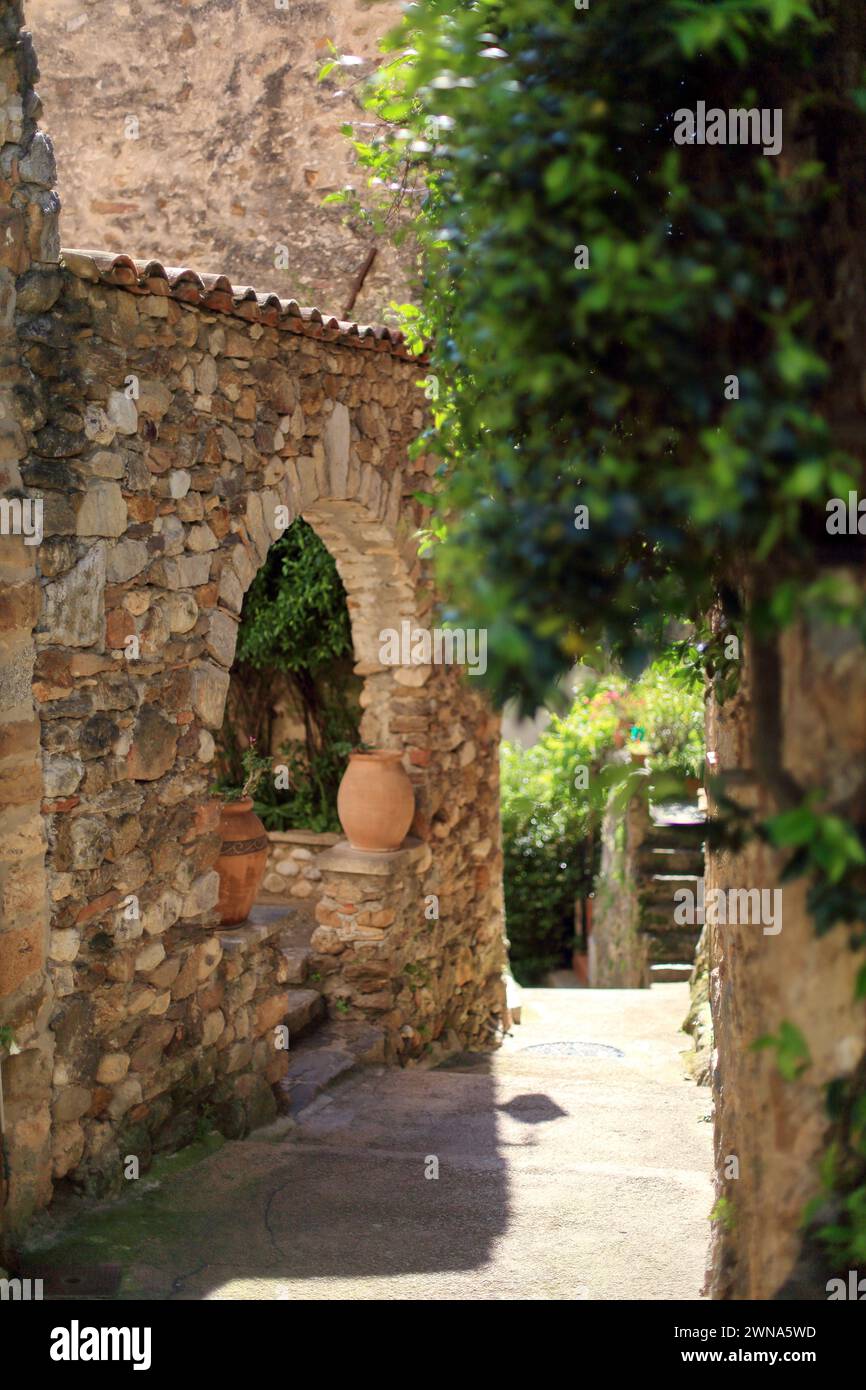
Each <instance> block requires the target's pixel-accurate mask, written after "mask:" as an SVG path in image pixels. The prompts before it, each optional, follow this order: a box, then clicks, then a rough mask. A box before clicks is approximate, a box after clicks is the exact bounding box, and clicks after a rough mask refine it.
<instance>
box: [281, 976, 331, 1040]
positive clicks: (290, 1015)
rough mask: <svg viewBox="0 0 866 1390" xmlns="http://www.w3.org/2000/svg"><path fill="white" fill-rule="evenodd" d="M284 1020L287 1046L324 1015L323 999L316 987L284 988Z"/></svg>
mask: <svg viewBox="0 0 866 1390" xmlns="http://www.w3.org/2000/svg"><path fill="white" fill-rule="evenodd" d="M286 1001H287V1008H286V1017H285V1022H286V1024H287V1026H288V1029H289V1046H290V1047H291V1044H292V1039H293V1038H296V1037H300V1036H302V1035H303V1034H304V1033H308V1032H309V1031H310V1030H311V1029H312V1028H314V1027H315V1026H316V1024H317V1023H319V1021H320V1020H321V1019H323V1018H324V1017H325V1001H324V999H323V998H322V996H321V994H320V993H319V991H318V990H317V989H289V990H286Z"/></svg>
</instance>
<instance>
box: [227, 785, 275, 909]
mask: <svg viewBox="0 0 866 1390" xmlns="http://www.w3.org/2000/svg"><path fill="white" fill-rule="evenodd" d="M219 833H220V835H221V836H222V842H223V843H222V850H221V851H220V856H219V859H218V860H217V861H216V864H215V865H214V867H215V869H216V871H217V873H218V874H219V879H220V895H219V900H218V902H217V911H218V912H219V914H220V922H221V923H222V925H223V926H224V927H233V926H236V925H237V923H238V922H245V921H246V920H247V918H248V917H249V915H250V911H251V909H252V906H253V903H254V902H255V900H256V897H257V896H258V891H259V888H260V887H261V883H262V879H263V878H264V876H265V865H266V864H267V862H268V837H267V833H266V831H265V827H264V826H263V825H262V823H261V821H260V820H259V818H258V816H257V815H256V813H255V811H254V810H253V803H252V798H251V797H249V796H244V797H242V798H241V799H240V801H224V802H223V805H222V809H221V814H220V823H219Z"/></svg>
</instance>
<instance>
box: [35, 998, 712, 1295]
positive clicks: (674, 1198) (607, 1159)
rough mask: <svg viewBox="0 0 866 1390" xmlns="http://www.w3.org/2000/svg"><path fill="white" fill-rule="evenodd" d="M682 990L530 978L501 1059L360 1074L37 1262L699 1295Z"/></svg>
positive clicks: (168, 1282) (303, 1285) (436, 1287)
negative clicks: (555, 986)
mask: <svg viewBox="0 0 866 1390" xmlns="http://www.w3.org/2000/svg"><path fill="white" fill-rule="evenodd" d="M687 999H688V987H687V986H686V985H684V984H669V985H658V986H654V987H653V989H652V990H643V991H641V990H633V991H625V990H528V991H525V992H524V995H523V1015H522V1019H523V1021H522V1023H521V1024H520V1025H519V1026H516V1027H515V1028H514V1030H513V1033H512V1036H511V1037H510V1038H508V1039H507V1040H506V1043H505V1045H504V1047H503V1048H502V1049H501V1050H500V1051H499V1052H498V1053H496V1054H492V1055H490V1056H483V1057H478V1056H475V1057H463V1058H459V1059H456V1060H455V1061H454V1062H452V1063H449V1064H447V1065H446V1066H444V1067H440V1068H438V1069H436V1070H433V1071H423V1070H409V1071H396V1070H386V1069H384V1068H381V1067H376V1068H373V1069H367V1070H365V1071H362V1072H360V1073H357V1074H355V1075H350V1076H349V1077H348V1078H347V1079H346V1080H345V1081H343V1082H342V1083H341V1084H339V1085H337V1086H336V1087H335V1088H334V1089H333V1090H332V1091H331V1092H330V1093H329V1094H327V1095H325V1096H324V1097H322V1098H320V1099H319V1100H318V1101H316V1102H315V1103H314V1105H313V1106H311V1107H310V1108H309V1109H307V1110H306V1111H305V1112H303V1114H302V1115H301V1117H300V1120H299V1122H297V1123H292V1122H290V1121H278V1122H277V1124H276V1125H275V1126H273V1127H271V1128H270V1129H269V1130H262V1131H259V1132H257V1133H256V1134H255V1135H254V1136H253V1137H252V1138H251V1139H248V1140H246V1141H244V1142H242V1143H229V1144H226V1145H225V1146H224V1147H222V1148H221V1149H220V1150H219V1151H218V1152H216V1153H213V1154H211V1156H210V1157H207V1158H205V1159H203V1160H202V1161H201V1162H198V1163H196V1164H195V1165H194V1166H192V1167H189V1168H187V1169H186V1170H185V1171H183V1172H181V1173H179V1174H177V1175H175V1176H169V1177H163V1178H161V1179H160V1180H159V1181H158V1182H154V1181H153V1180H152V1179H149V1178H148V1175H144V1176H143V1177H142V1178H141V1179H140V1180H139V1182H138V1183H136V1184H135V1191H134V1192H133V1193H132V1194H131V1195H130V1196H129V1197H127V1198H125V1199H124V1200H122V1201H119V1202H115V1203H113V1204H104V1205H103V1206H102V1207H101V1208H99V1209H98V1210H94V1211H91V1212H89V1213H88V1214H87V1215H86V1216H85V1217H79V1218H78V1219H76V1220H75V1221H74V1222H73V1224H72V1225H71V1226H67V1227H66V1228H65V1230H64V1231H63V1233H62V1235H61V1236H60V1239H59V1241H58V1242H56V1243H54V1244H53V1245H50V1244H47V1243H46V1241H45V1238H44V1236H43V1238H42V1239H40V1240H39V1242H38V1243H39V1246H40V1247H41V1248H40V1249H39V1251H38V1255H39V1258H40V1259H43V1260H45V1261H46V1262H50V1261H54V1260H57V1261H58V1262H59V1263H62V1262H64V1261H66V1262H70V1261H71V1262H75V1263H77V1264H78V1265H79V1266H86V1265H88V1264H91V1263H92V1264H99V1263H110V1262H119V1263H120V1264H121V1265H122V1266H123V1274H122V1280H121V1284H120V1290H119V1296H120V1297H121V1298H131V1299H135V1298H155V1299H175V1300H176V1299H202V1298H208V1299H224V1298H230V1299H320V1298H321V1299H546V1298H553V1299H585V1298H601V1299H633V1298H640V1299H666V1298H698V1297H699V1296H700V1290H701V1284H702V1281H703V1271H704V1263H705V1256H706V1248H707V1241H708V1235H709V1225H708V1219H707V1218H708V1215H709V1212H710V1208H711V1205H712V1192H711V1181H710V1173H711V1169H712V1144H711V1134H712V1129H711V1125H710V1123H709V1112H710V1099H709V1094H708V1092H707V1091H706V1090H705V1089H701V1088H698V1087H696V1086H695V1085H694V1083H693V1082H691V1081H690V1080H688V1079H686V1074H685V1067H684V1065H683V1061H682V1058H681V1056H680V1054H681V1052H682V1051H683V1049H684V1048H685V1046H686V1043H687V1039H686V1037H685V1035H684V1034H682V1033H680V1032H679V1026H680V1023H681V1022H682V1019H683V1017H684V1015H685V1012H686V1008H687ZM567 1043H572V1044H574V1043H576V1044H580V1045H581V1046H579V1047H578V1048H576V1049H575V1048H571V1049H565V1050H563V1049H562V1047H561V1045H562V1044H567ZM598 1044H600V1045H601V1049H600V1050H599V1051H598V1052H596V1051H595V1048H594V1047H593V1046H588V1045H598ZM537 1047H541V1048H542V1050H541V1051H534V1050H529V1051H527V1050H526V1049H533V1048H537ZM604 1049H611V1050H610V1051H605V1050H604ZM619 1054H621V1055H619ZM437 1172H438V1176H435V1174H436V1173H437ZM35 1253H36V1252H34V1254H35Z"/></svg>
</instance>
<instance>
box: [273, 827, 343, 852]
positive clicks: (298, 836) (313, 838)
mask: <svg viewBox="0 0 866 1390" xmlns="http://www.w3.org/2000/svg"><path fill="white" fill-rule="evenodd" d="M268 839H269V840H270V842H271V844H272V845H322V846H324V847H325V848H330V847H331V846H332V845H336V844H339V843H340V836H339V835H337V834H335V833H334V831H332V830H269V831H268Z"/></svg>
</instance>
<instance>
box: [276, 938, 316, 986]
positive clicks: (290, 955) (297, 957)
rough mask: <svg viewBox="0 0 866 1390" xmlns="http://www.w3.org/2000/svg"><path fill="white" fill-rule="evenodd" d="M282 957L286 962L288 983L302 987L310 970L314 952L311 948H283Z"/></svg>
mask: <svg viewBox="0 0 866 1390" xmlns="http://www.w3.org/2000/svg"><path fill="white" fill-rule="evenodd" d="M280 955H281V956H282V958H283V960H284V961H285V962H286V972H287V973H286V983H287V984H290V985H302V984H304V982H305V981H306V978H307V975H308V974H309V970H310V961H311V960H312V959H313V952H312V951H311V950H310V948H309V946H281V947H280Z"/></svg>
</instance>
